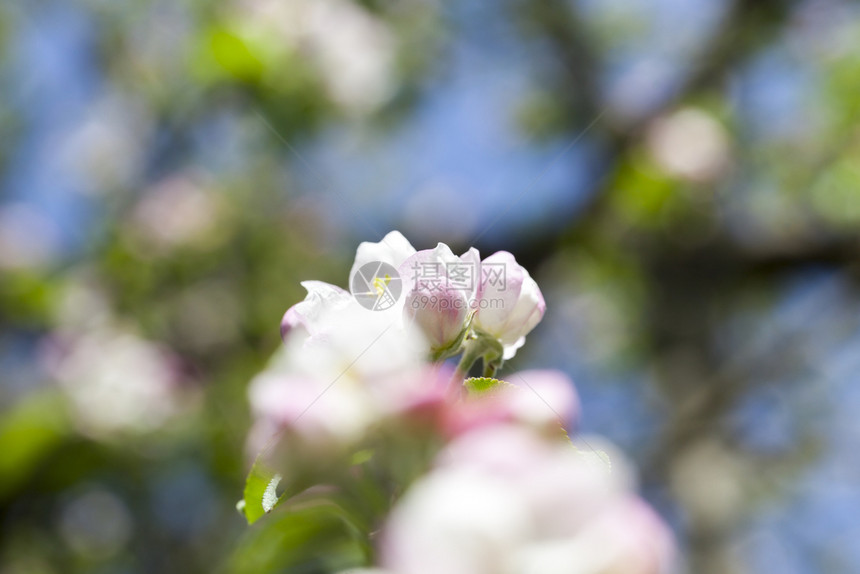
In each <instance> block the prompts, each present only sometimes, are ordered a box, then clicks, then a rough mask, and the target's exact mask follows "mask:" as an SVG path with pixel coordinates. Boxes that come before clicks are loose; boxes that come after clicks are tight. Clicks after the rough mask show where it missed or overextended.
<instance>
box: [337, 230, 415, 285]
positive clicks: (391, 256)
mask: <svg viewBox="0 0 860 574" xmlns="http://www.w3.org/2000/svg"><path fill="white" fill-rule="evenodd" d="M412 255H415V248H414V247H412V244H411V243H409V240H408V239H406V238H405V237H404V236H403V234H402V233H400V232H399V231H391V232H389V233H388V234H387V235H386V236H385V237H383V238H382V241H378V242H376V243H373V242H371V241H363V242H361V243H360V244H359V246H358V249H356V251H355V261H354V262H353V264H352V269H350V271H349V276H350V278H352V276H353V275H355V273H356V272H357V271H358V270H359V269H361V267H362V266H364V265H366V264H368V263H374V262H382V263H388V264H389V265H391V266H392V267H394V268H395V269H396V268H398V267H400V266H401V265H402V264H403V262H404V261H406V259H408V258H409V257H411V256H412Z"/></svg>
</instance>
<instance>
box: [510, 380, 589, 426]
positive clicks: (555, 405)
mask: <svg viewBox="0 0 860 574" xmlns="http://www.w3.org/2000/svg"><path fill="white" fill-rule="evenodd" d="M505 380H506V381H508V382H510V383H511V384H513V385H515V386H516V387H518V388H519V389H520V390H522V391H524V393H522V394H517V395H516V396H515V395H514V394H513V393H509V394H507V395H503V396H504V397H505V398H506V399H507V401H508V403H509V407H510V409H511V410H512V412H513V413H514V416H515V418H517V419H518V420H520V421H523V422H525V423H528V424H531V425H533V426H543V425H553V424H556V423H558V424H560V425H561V426H562V427H564V428H565V429H566V430H568V431H569V430H571V428H573V427H574V426H575V424H576V420H577V419H578V418H579V397H578V396H577V394H576V390H575V388H574V386H573V381H571V380H570V379H569V378H568V377H567V375H565V374H564V373H562V372H561V371H555V370H549V369H547V370H543V369H540V370H538V369H535V370H526V371H520V372H518V373H513V374H511V375H508V376H506V377H505Z"/></svg>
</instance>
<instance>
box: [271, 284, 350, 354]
mask: <svg viewBox="0 0 860 574" xmlns="http://www.w3.org/2000/svg"><path fill="white" fill-rule="evenodd" d="M302 287H304V288H305V289H306V290H307V292H308V294H307V295H306V296H305V298H304V300H303V301H300V302H299V303H296V304H295V305H293V306H292V307H290V308H289V309H287V312H286V313H284V317H283V319H281V338H282V339H284V340H286V337H287V335H288V334H289V333H290V332H291V331H292V330H294V329H295V328H296V327H302V328H303V329H304V330H305V331H306V332H307V334H309V335H316V334H317V333H318V331H319V328H318V327H319V325H318V324H317V321H318V319H319V318H320V316H321V315H322V314H323V313H324V312H326V311H327V310H329V309H338V308H341V307H344V306H346V305H347V304H349V302H350V301H351V300H352V296H351V295H350V294H349V292H348V291H346V290H344V289H341V288H340V287H338V286H337V285H331V284H329V283H325V282H323V281H302Z"/></svg>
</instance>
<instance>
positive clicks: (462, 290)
mask: <svg viewBox="0 0 860 574" xmlns="http://www.w3.org/2000/svg"><path fill="white" fill-rule="evenodd" d="M480 265H481V262H480V255H479V254H478V251H477V250H476V249H474V248H473V249H470V250H469V251H468V252H466V253H464V254H463V255H462V256H460V257H458V256H456V255H454V254H453V253H452V252H451V249H450V248H449V247H448V246H447V245H445V244H444V243H440V244H439V245H437V246H436V248H435V249H427V250H424V251H419V252H417V253H416V254H415V255H413V256H411V257H409V258H408V259H407V260H406V261H404V262H403V264H402V265H401V266H400V269H399V273H400V276H401V277H402V278H403V283H404V287H405V289H406V294H405V298H404V310H405V314H406V316H407V317H408V318H409V319H411V320H412V321H414V323H415V324H417V325H418V326H419V327H420V328H421V330H422V331H423V332H424V335H425V336H426V337H427V339H428V342H429V343H430V346H431V349H432V351H433V352H434V353H435V354H440V353H443V352H444V351H446V350H450V351H452V353H453V352H456V350H457V349H458V348H459V346H460V342H461V341H462V338H463V335H464V333H465V329H466V327H467V326H468V320H469V317H470V315H471V311H472V307H471V303H472V302H473V301H474V294H475V291H476V287H477V281H476V280H475V278H476V277H478V274H479V270H480ZM464 274H465V275H464ZM469 278H471V280H469Z"/></svg>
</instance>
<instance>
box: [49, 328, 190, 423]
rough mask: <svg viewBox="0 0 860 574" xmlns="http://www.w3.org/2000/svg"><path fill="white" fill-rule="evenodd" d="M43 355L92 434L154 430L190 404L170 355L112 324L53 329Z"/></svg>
mask: <svg viewBox="0 0 860 574" xmlns="http://www.w3.org/2000/svg"><path fill="white" fill-rule="evenodd" d="M45 360H46V364H47V366H48V368H49V371H50V372H51V374H52V375H53V376H54V377H55V379H56V380H57V382H58V383H59V385H60V388H61V389H62V390H63V391H64V393H65V394H66V395H67V396H68V398H69V400H70V402H71V405H72V409H73V414H74V416H75V419H76V422H77V424H78V427H79V428H80V430H81V431H82V432H83V433H85V434H88V435H90V436H92V437H94V438H99V439H112V438H118V435H122V434H125V433H130V434H142V433H148V432H152V431H155V430H158V429H160V428H162V427H164V426H165V425H166V424H168V423H169V422H171V420H173V419H175V418H176V417H178V416H180V415H182V414H187V413H188V412H189V409H190V408H191V407H192V405H193V404H194V402H193V396H192V395H191V394H190V393H189V392H187V391H185V390H183V389H182V388H181V386H180V382H181V381H180V376H179V375H180V373H179V369H178V364H177V359H176V357H174V355H173V354H172V353H170V352H169V351H168V350H167V349H164V348H162V347H160V346H159V345H157V344H155V343H152V342H150V341H146V340H144V339H141V338H140V337H138V336H137V335H135V334H133V333H131V332H129V331H126V330H123V329H120V328H117V327H113V326H101V327H98V328H95V329H92V330H89V331H84V332H79V333H65V334H58V335H57V336H56V339H55V340H54V341H52V342H51V344H50V345H49V347H48V349H47V351H46V357H45Z"/></svg>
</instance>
